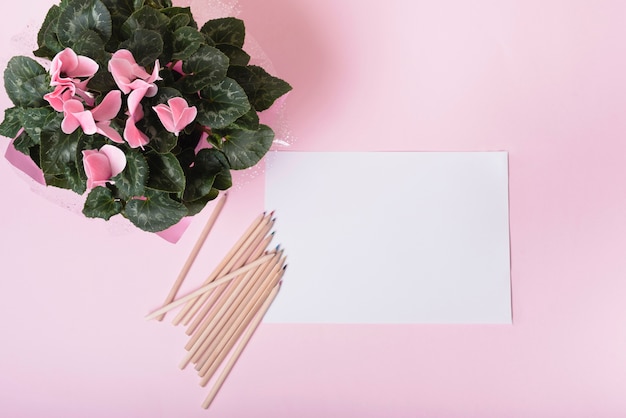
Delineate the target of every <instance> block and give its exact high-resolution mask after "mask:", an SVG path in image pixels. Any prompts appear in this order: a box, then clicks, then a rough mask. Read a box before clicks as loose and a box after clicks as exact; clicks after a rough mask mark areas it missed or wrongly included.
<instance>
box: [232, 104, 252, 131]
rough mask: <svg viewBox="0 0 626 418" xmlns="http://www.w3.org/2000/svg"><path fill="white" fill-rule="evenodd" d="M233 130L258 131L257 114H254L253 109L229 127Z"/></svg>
mask: <svg viewBox="0 0 626 418" xmlns="http://www.w3.org/2000/svg"><path fill="white" fill-rule="evenodd" d="M231 127H232V128H233V129H246V130H248V131H256V130H257V129H259V114H258V113H257V112H256V109H254V108H253V107H251V108H250V110H249V111H248V112H247V113H246V114H245V115H243V116H242V117H240V118H239V119H237V120H236V121H235V122H233V124H232V125H231Z"/></svg>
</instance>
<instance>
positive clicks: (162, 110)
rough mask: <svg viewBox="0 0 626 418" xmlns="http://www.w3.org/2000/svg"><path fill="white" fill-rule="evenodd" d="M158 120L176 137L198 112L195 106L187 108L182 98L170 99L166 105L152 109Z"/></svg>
mask: <svg viewBox="0 0 626 418" xmlns="http://www.w3.org/2000/svg"><path fill="white" fill-rule="evenodd" d="M152 109H154V111H155V112H156V114H157V116H158V117H159V120H160V121H161V123H162V124H163V126H164V127H165V129H167V130H168V131H169V132H172V133H174V134H175V135H176V136H178V134H179V133H180V131H182V130H183V129H185V126H187V125H189V124H190V123H191V122H193V120H194V119H195V118H196V115H197V114H198V110H197V109H196V107H195V106H191V107H190V106H189V105H188V104H187V101H186V100H185V99H183V98H182V97H172V98H171V99H169V100H168V101H167V105H166V104H163V103H162V104H160V105H157V106H155V107H153V108H152Z"/></svg>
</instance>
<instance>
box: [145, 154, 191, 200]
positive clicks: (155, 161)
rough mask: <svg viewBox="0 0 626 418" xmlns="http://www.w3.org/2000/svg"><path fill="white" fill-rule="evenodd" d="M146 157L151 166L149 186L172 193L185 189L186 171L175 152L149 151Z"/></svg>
mask: <svg viewBox="0 0 626 418" xmlns="http://www.w3.org/2000/svg"><path fill="white" fill-rule="evenodd" d="M146 157H147V160H148V166H149V167H150V177H149V179H148V187H150V188H151V189H156V190H161V191H164V192H171V193H179V192H182V191H183V190H184V189H185V173H184V172H183V169H182V167H181V166H180V163H179V162H178V160H177V159H176V156H175V155H174V154H171V153H167V154H157V153H148V154H146Z"/></svg>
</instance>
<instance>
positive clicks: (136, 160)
mask: <svg viewBox="0 0 626 418" xmlns="http://www.w3.org/2000/svg"><path fill="white" fill-rule="evenodd" d="M125 154H126V168H124V171H122V172H121V173H119V174H118V175H117V176H115V177H113V178H112V179H111V180H113V182H114V184H115V187H117V189H118V190H119V191H120V194H121V195H122V196H123V197H124V198H126V199H130V198H132V197H134V196H141V195H143V194H144V191H145V189H146V182H147V181H148V162H147V161H146V159H145V158H144V156H143V155H142V153H141V151H139V150H136V149H130V150H127V151H126V152H125Z"/></svg>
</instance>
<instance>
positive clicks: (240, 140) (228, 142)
mask: <svg viewBox="0 0 626 418" xmlns="http://www.w3.org/2000/svg"><path fill="white" fill-rule="evenodd" d="M273 140H274V132H273V131H272V130H271V129H270V128H269V127H268V126H265V125H260V126H259V129H258V130H257V131H245V130H244V131H232V132H229V133H228V134H227V135H226V136H225V141H224V145H223V151H224V154H226V158H228V162H229V164H230V167H231V168H232V169H233V170H243V169H246V168H249V167H252V166H254V165H256V163H258V162H259V161H260V160H261V158H263V156H264V155H265V154H266V153H267V151H269V149H270V147H271V146H272V141H273Z"/></svg>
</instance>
